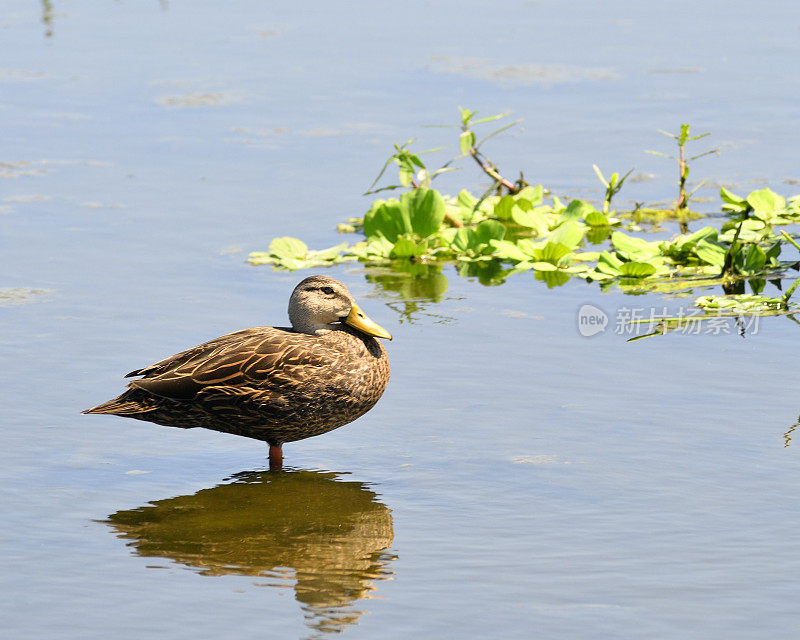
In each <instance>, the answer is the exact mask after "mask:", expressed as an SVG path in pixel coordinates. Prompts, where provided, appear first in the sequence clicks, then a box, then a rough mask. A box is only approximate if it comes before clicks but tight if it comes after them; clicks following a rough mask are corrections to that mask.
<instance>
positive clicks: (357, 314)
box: [289, 276, 392, 340]
mask: <svg viewBox="0 0 800 640" xmlns="http://www.w3.org/2000/svg"><path fill="white" fill-rule="evenodd" d="M289 320H291V322H292V328H293V329H294V330H295V331H301V332H303V333H310V334H312V335H322V334H324V333H327V332H328V331H331V330H333V329H335V328H336V326H335V325H336V324H337V323H340V322H343V323H345V324H348V325H350V326H351V327H353V328H354V329H357V330H358V331H360V332H361V333H364V334H366V335H368V336H374V337H376V338H386V339H387V340H391V339H392V336H391V334H390V333H389V332H388V331H386V329H384V328H383V327H381V326H380V325H378V324H376V323H375V322H373V321H372V320H370V319H369V318H368V317H367V315H366V314H365V313H364V312H363V311H362V310H361V308H360V307H359V306H358V305H357V304H356V302H355V300H353V296H351V295H350V292H349V291H348V290H347V287H345V286H344V285H343V284H342V283H341V282H339V281H338V280H334V279H333V278H328V277H327V276H311V277H310V278H306V279H305V280H303V281H302V282H301V283H300V284H298V285H297V286H296V287H295V288H294V291H293V292H292V297H291V298H289Z"/></svg>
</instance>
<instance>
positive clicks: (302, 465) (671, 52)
mask: <svg viewBox="0 0 800 640" xmlns="http://www.w3.org/2000/svg"><path fill="white" fill-rule="evenodd" d="M798 27H800V16H798V10H797V8H796V7H795V6H794V5H792V4H790V3H786V2H771V3H770V2H767V3H762V4H761V5H759V7H758V8H757V9H756V8H748V9H746V10H745V9H735V10H734V9H732V8H731V7H730V6H729V5H726V4H722V3H716V2H705V3H691V4H690V3H677V4H676V3H672V4H670V5H669V6H666V5H665V6H664V7H658V8H655V7H649V6H648V7H645V6H644V5H641V4H640V3H638V4H637V3H623V2H617V3H611V4H608V3H605V4H603V5H595V4H591V3H578V4H575V3H572V4H571V5H570V6H569V7H566V5H563V3H555V2H537V3H524V2H509V3H501V4H500V5H493V6H491V7H490V6H487V5H484V4H479V3H459V5H458V11H455V10H454V5H452V4H449V3H438V2H432V3H411V4H408V3H407V4H404V5H402V6H401V5H397V6H396V7H392V8H383V7H381V8H378V7H373V6H372V5H370V4H364V5H362V6H360V7H358V8H341V7H339V8H333V7H330V6H328V5H322V4H311V5H307V6H303V7H298V6H291V5H289V6H286V7H271V8H269V9H266V8H258V7H254V6H253V4H252V3H244V2H231V3H228V4H226V7H225V10H224V11H222V10H220V8H219V5H218V4H216V3H202V2H201V3H197V2H195V3H178V2H169V3H166V2H164V3H161V4H159V3H157V2H152V3H131V2H117V3H107V4H102V5H98V4H97V3H89V2H85V1H82V2H78V1H75V2H59V1H58V0H53V1H52V2H45V3H41V4H40V5H37V4H35V3H24V2H21V1H19V0H14V1H12V2H11V3H10V5H9V7H8V8H7V9H6V11H5V12H4V15H3V17H2V18H0V33H2V35H3V42H4V44H5V46H4V47H3V56H2V58H1V59H0V118H2V122H3V126H2V129H3V136H2V140H3V146H2V148H3V151H2V157H0V213H2V215H0V228H2V234H0V247H1V248H2V251H0V261H2V271H0V272H1V273H3V274H4V276H3V281H2V284H0V318H1V320H0V322H2V331H0V349H2V353H3V362H4V363H5V366H4V367H3V370H4V373H5V375H4V376H3V383H2V385H0V403H1V405H0V406H2V407H3V412H2V420H1V422H0V424H2V429H0V450H2V451H3V452H4V455H3V465H2V467H0V482H2V486H3V498H2V501H3V513H4V517H3V519H2V521H1V522H0V537H2V539H3V544H2V554H3V566H4V571H3V572H2V574H1V575H0V585H2V594H3V596H4V597H3V598H2V599H0V601H2V602H3V607H4V609H6V610H5V611H3V618H2V619H3V621H4V622H3V628H4V631H6V632H7V633H8V635H9V637H44V636H49V637H58V638H95V637H101V636H102V637H106V636H108V635H109V633H113V635H114V636H115V637H121V638H139V637H142V636H143V635H146V634H149V635H155V636H158V637H169V638H190V637H198V635H200V636H203V637H206V636H207V637H218V636H222V635H229V634H230V633H231V632H235V633H236V634H237V635H238V636H239V637H242V638H257V637H258V638H261V637H279V638H294V637H298V638H300V637H315V636H326V635H328V632H330V631H343V632H344V634H345V637H352V638H357V637H363V638H401V637H408V636H409V635H410V634H412V633H415V634H422V635H424V636H431V637H432V636H438V637H453V638H456V637H459V638H460V637H473V636H477V635H484V636H489V637H500V636H502V637H509V638H522V637H526V638H527V637H530V636H531V635H532V634H536V635H537V636H539V637H542V638H563V637H593V638H620V637H636V638H709V639H712V638H713V639H716V638H720V637H725V638H747V639H752V638H774V637H785V635H786V630H787V629H790V628H794V627H796V626H797V622H798V616H797V614H796V602H797V595H798V593H800V588H798V581H797V576H798V575H800V571H799V569H800V560H798V558H800V553H798V552H800V540H799V539H798V535H797V529H798V524H800V513H799V512H800V507H798V503H797V500H796V498H795V496H794V494H795V493H796V492H795V490H794V489H795V484H796V478H797V474H798V471H800V457H798V442H797V440H796V438H794V439H793V437H792V436H793V434H792V433H789V434H788V436H786V437H785V435H784V434H786V433H787V432H788V431H789V430H790V429H791V428H792V426H793V425H795V424H796V422H797V419H798V413H800V403H798V401H797V399H796V396H795V392H796V388H797V383H798V380H797V376H796V375H794V374H792V373H790V372H791V370H792V369H791V367H792V366H793V364H794V355H793V351H792V345H793V344H795V341H796V340H797V336H798V333H797V332H798V331H800V328H798V327H797V326H796V325H795V324H793V323H792V322H790V321H789V320H788V319H786V318H768V319H762V320H761V321H760V322H759V323H758V325H757V326H755V327H750V330H749V331H748V334H747V337H746V338H745V339H742V338H740V337H739V336H738V335H737V334H736V331H735V329H733V328H729V329H730V331H731V332H730V333H727V334H723V335H710V334H707V333H702V334H701V335H682V334H677V333H676V334H669V335H666V336H663V337H659V338H653V339H648V340H642V341H638V342H633V343H627V342H625V339H626V338H627V337H629V336H628V335H627V334H625V333H624V332H621V333H619V334H618V333H617V332H616V331H617V328H618V327H619V325H617V324H616V322H615V320H616V318H617V316H619V315H620V314H621V311H620V310H622V309H624V308H637V309H641V310H642V312H643V313H645V314H647V313H649V312H650V310H651V309H654V308H655V309H657V310H660V309H661V308H662V307H663V306H668V307H670V308H674V307H675V306H679V305H681V304H683V302H682V301H680V300H677V301H676V300H669V299H662V298H660V297H658V296H637V297H631V296H624V295H622V294H620V293H609V294H601V293H600V292H599V290H598V288H597V287H596V286H592V285H587V284H584V283H582V282H570V283H569V284H568V285H566V286H564V287H560V288H559V289H556V290H548V289H547V288H546V286H545V285H544V284H543V283H542V282H538V281H536V280H534V278H533V277H532V276H530V277H528V275H525V276H519V277H516V278H512V279H510V280H509V281H508V282H507V283H505V284H504V285H502V286H500V287H484V286H482V285H481V284H479V283H478V282H477V281H476V280H475V279H470V278H462V277H459V276H458V275H457V274H456V273H455V271H454V269H446V270H445V272H444V273H443V276H441V277H436V278H435V279H434V281H431V282H429V283H427V288H425V287H423V288H422V289H413V288H410V287H406V288H403V287H400V286H399V285H397V283H396V282H395V283H393V282H392V281H391V280H388V281H387V279H386V278H385V274H383V275H381V274H376V273H374V272H369V273H367V272H365V271H364V269H362V268H361V267H360V266H357V265H350V266H339V267H336V268H333V269H331V270H330V274H331V275H332V276H334V277H337V278H339V279H341V280H343V281H344V282H345V283H346V284H347V285H348V286H349V287H350V289H351V291H352V292H353V293H354V295H355V296H356V298H357V299H359V300H360V301H361V303H362V306H363V307H364V309H365V310H366V311H367V312H368V313H369V314H370V316H372V317H373V318H374V319H375V320H376V321H378V322H379V323H380V324H381V325H383V326H385V327H386V328H387V329H388V330H389V331H390V332H391V333H393V334H394V335H395V340H394V341H393V342H392V343H390V344H389V345H388V349H389V354H390V360H391V363H392V376H393V377H392V381H391V383H390V385H389V388H388V390H387V392H386V394H385V396H384V398H383V399H382V400H381V402H380V403H379V404H378V405H377V406H376V407H375V409H373V410H372V411H371V412H370V413H368V414H367V415H366V416H365V417H363V418H361V419H360V420H358V421H357V422H355V423H353V424H352V425H349V426H347V427H345V428H343V429H340V430H338V431H336V432H333V433H331V434H328V435H326V436H322V437H319V438H314V439H310V440H306V441H303V442H298V443H294V444H291V445H287V447H286V455H287V463H288V465H289V466H290V467H291V469H290V470H289V472H287V473H286V474H285V475H282V476H277V477H276V476H273V475H270V474H269V473H267V472H265V467H266V460H265V454H266V451H265V448H264V446H263V445H262V444H261V443H258V442H255V441H249V440H246V439H241V438H237V437H235V436H228V435H223V434H216V433H210V432H209V433H204V432H193V431H186V432H184V431H180V430H172V429H167V428H163V427H158V426H155V425H149V424H145V423H138V422H135V421H126V420H123V419H117V418H113V417H108V416H82V415H80V414H79V412H80V410H81V409H84V408H86V407H88V406H91V405H93V404H95V403H97V402H100V401H102V400H105V399H107V398H110V397H112V396H113V395H115V394H116V393H118V391H119V390H120V389H121V385H122V382H121V375H122V374H124V373H125V372H127V371H129V370H131V369H133V368H135V367H137V366H141V365H143V364H146V363H149V362H152V361H155V360H157V359H159V358H161V357H163V356H165V355H168V354H170V353H174V352H176V351H177V350H179V349H181V348H184V347H187V346H189V345H192V344H196V343H198V342H200V341H202V340H205V339H208V338H210V337H213V336H216V335H220V334H222V333H225V332H228V331H231V330H234V329H238V328H242V327H246V326H253V325H260V324H266V323H269V324H283V323H284V322H285V307H286V300H287V299H288V294H289V292H290V291H291V288H292V287H293V286H294V284H295V283H296V281H297V280H298V279H299V277H301V274H288V273H278V272H273V271H271V270H270V269H269V268H253V267H248V266H247V265H245V264H244V258H245V256H246V254H247V252H249V251H251V250H259V249H264V248H265V247H266V245H267V243H268V242H269V240H270V239H271V238H272V237H274V236H277V235H293V236H298V237H301V238H303V239H304V240H306V241H307V242H308V243H309V244H310V245H312V246H315V247H325V246H329V245H332V244H335V243H336V242H338V241H340V239H341V238H340V236H337V235H336V234H335V233H334V232H333V227H334V225H335V223H336V222H338V221H340V220H342V219H344V218H346V217H348V216H352V215H360V214H361V213H363V210H364V208H365V207H366V203H367V200H366V199H364V198H362V197H361V196H360V193H361V192H362V191H363V190H364V189H366V187H367V186H368V185H369V183H370V182H371V181H372V178H373V177H374V175H375V174H376V173H377V170H378V169H379V167H380V166H381V164H382V162H383V161H384V160H385V157H386V155H388V151H389V149H390V148H391V144H392V143H393V142H396V141H403V140H406V139H408V138H410V137H412V136H415V135H418V136H419V137H420V138H421V140H420V144H421V146H422V147H434V146H438V144H439V143H441V142H442V141H449V140H451V139H452V135H453V132H452V130H446V129H445V130H440V129H423V128H422V127H421V125H424V124H429V123H438V122H444V121H453V120H454V119H455V117H456V115H457V114H456V110H455V106H456V105H458V104H461V105H463V106H469V107H472V108H478V109H480V110H481V112H482V113H485V114H489V113H493V112H495V111H499V110H503V109H513V110H514V111H515V112H516V115H518V116H520V117H524V118H525V126H524V130H521V131H518V132H513V133H510V134H508V135H507V136H504V137H499V138H498V139H497V141H495V143H494V146H493V147H488V148H487V152H489V155H490V157H492V158H493V159H494V160H495V161H496V162H497V163H498V164H499V165H500V166H501V168H504V169H505V170H506V171H507V173H509V174H514V172H515V171H516V169H517V168H522V169H524V170H525V173H526V176H527V177H528V178H529V179H530V180H533V181H542V182H543V183H544V184H546V185H548V186H549V187H550V188H551V189H553V190H554V191H555V192H557V193H566V194H571V195H586V196H587V197H594V198H597V197H599V196H600V191H599V189H598V183H597V182H596V178H595V177H594V175H593V172H592V170H591V164H592V163H593V162H594V163H597V164H599V165H600V166H601V168H603V169H604V170H621V171H626V170H627V169H628V168H630V167H631V166H636V171H637V173H640V174H642V177H643V178H647V179H642V180H641V181H639V182H635V183H632V184H631V185H630V186H629V185H626V187H625V189H624V190H623V192H622V193H621V198H622V200H623V202H624V201H625V200H626V199H627V200H629V201H634V200H638V201H641V200H647V201H653V200H659V199H664V200H665V199H668V198H670V197H674V194H673V189H674V182H675V181H674V176H673V173H674V170H673V167H672V166H671V165H669V163H667V162H666V161H665V160H663V159H660V158H656V157H652V156H648V155H645V154H644V153H643V150H644V149H648V148H650V149H652V148H656V149H661V150H666V149H667V148H668V147H667V144H668V142H669V141H668V140H667V139H666V138H663V137H662V136H659V135H658V134H657V132H656V129H658V128H664V129H669V130H675V129H676V128H677V126H678V124H679V123H680V122H691V123H692V124H693V126H695V127H697V130H698V131H706V130H710V131H712V132H713V137H712V138H711V144H712V145H716V146H720V147H721V149H722V153H721V155H720V156H719V157H718V158H706V159H703V160H699V161H697V164H696V168H695V169H694V171H693V174H692V175H693V176H694V177H695V178H697V179H700V178H701V177H706V176H708V177H711V178H712V182H714V183H716V184H720V183H722V184H727V185H731V186H732V187H733V188H734V189H735V190H738V191H740V192H743V191H747V190H749V189H751V188H755V187H757V186H758V185H760V184H768V185H770V186H771V187H772V188H773V189H775V190H776V191H779V192H781V193H783V194H784V195H787V194H793V193H795V192H797V191H798V190H800V189H798V188H797V186H796V184H794V183H793V181H796V180H797V179H798V178H800V176H798V175H797V174H796V173H795V172H796V170H797V169H796V162H795V155H796V149H797V147H798V142H800V140H799V139H798V137H799V136H800V126H799V125H800V122H798V115H797V110H796V108H795V105H796V104H797V101H798V98H800V96H798V95H797V94H798V90H799V89H798V87H800V84H798V83H797V82H794V79H795V76H796V73H797V72H796V61H797V59H798V49H799V48H800V29H798ZM703 149H705V147H703ZM649 176H652V177H650V178H648V177H649ZM448 181H449V182H448ZM482 181H483V178H482V177H481V176H480V175H478V174H477V173H474V172H473V170H472V168H465V170H464V171H462V172H460V174H459V175H457V176H453V175H449V176H445V178H444V181H443V183H442V185H443V188H446V187H447V186H448V185H451V188H458V187H459V186H460V185H463V184H474V185H475V186H476V189H477V188H479V187H480V185H481V184H482ZM701 193H705V195H713V191H712V190H711V189H710V188H709V189H708V190H703V189H701ZM409 297H411V298H413V299H411V300H409ZM587 303H589V304H593V305H595V306H597V307H599V308H601V309H602V310H604V311H605V312H606V313H607V314H608V315H609V317H610V319H611V323H610V325H609V329H608V330H607V331H606V332H605V333H604V334H602V335H599V336H596V337H594V338H591V339H589V338H583V337H581V336H580V334H579V333H578V330H577V318H576V316H577V311H578V309H579V308H580V307H581V305H583V304H587ZM787 444H788V446H787ZM287 501H290V502H291V505H289V504H287ZM334 529H335V531H334ZM256 573H258V574H259V575H255V574H256Z"/></svg>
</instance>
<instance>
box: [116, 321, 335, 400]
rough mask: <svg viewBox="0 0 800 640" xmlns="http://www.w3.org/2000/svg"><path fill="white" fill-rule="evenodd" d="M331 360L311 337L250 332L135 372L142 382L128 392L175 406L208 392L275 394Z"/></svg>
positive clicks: (260, 330) (276, 331)
mask: <svg viewBox="0 0 800 640" xmlns="http://www.w3.org/2000/svg"><path fill="white" fill-rule="evenodd" d="M332 355H333V354H332V353H331V350H330V349H329V348H327V347H325V346H323V345H322V344H321V343H320V342H319V341H318V340H316V339H315V338H313V337H312V336H308V335H306V334H302V333H296V332H293V331H289V330H284V329H279V328H275V327H256V328H253V329H245V330H244V331H237V332H236V333H231V334H228V335H227V336H222V337H221V338H217V339H215V340H211V341H209V342H206V343H205V344H202V345H199V346H198V347H195V348H193V349H189V350H187V351H184V352H182V353H179V354H177V355H175V356H172V357H171V358H167V359H165V360H162V361H161V362H158V363H156V364H154V365H151V366H150V367H146V368H144V369H140V370H139V372H140V375H144V377H143V378H141V379H139V380H133V381H132V382H131V386H132V387H136V388H139V389H143V390H145V391H148V392H150V393H153V394H155V395H158V396H162V397H166V398H172V399H175V400H192V399H195V398H197V397H198V395H199V394H200V393H201V392H209V391H211V389H228V390H231V389H240V390H241V389H245V388H255V389H260V390H268V389H279V388H283V387H287V386H290V385H294V384H296V383H298V382H302V381H304V380H306V379H307V378H308V377H309V374H310V373H311V371H312V370H313V369H314V368H316V367H318V366H324V365H325V364H327V363H330V359H331V356H332ZM204 395H205V397H208V396H209V393H205V394H204ZM251 397H252V396H251ZM263 400H264V399H263V398H262V401H263Z"/></svg>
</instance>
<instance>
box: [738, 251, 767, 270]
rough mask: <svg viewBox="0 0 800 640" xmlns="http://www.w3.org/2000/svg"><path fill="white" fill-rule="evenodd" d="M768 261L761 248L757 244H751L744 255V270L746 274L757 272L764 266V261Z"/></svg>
mask: <svg viewBox="0 0 800 640" xmlns="http://www.w3.org/2000/svg"><path fill="white" fill-rule="evenodd" d="M766 261H767V256H766V254H765V253H764V252H763V251H762V250H761V247H759V246H758V245H757V244H753V245H750V248H749V249H748V250H747V253H746V254H745V257H744V268H743V272H744V274H745V275H749V274H751V273H757V272H758V271H761V270H762V269H763V268H764V263H765V262H766Z"/></svg>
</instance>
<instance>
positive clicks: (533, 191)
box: [517, 184, 544, 207]
mask: <svg viewBox="0 0 800 640" xmlns="http://www.w3.org/2000/svg"><path fill="white" fill-rule="evenodd" d="M520 200H527V201H528V202H530V203H531V206H533V207H538V206H539V205H540V204H542V200H544V187H542V185H540V184H537V185H536V186H535V187H531V186H530V185H529V186H527V187H525V188H524V189H523V190H522V191H520V192H519V193H518V194H517V201H518V202H519V201H520Z"/></svg>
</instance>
